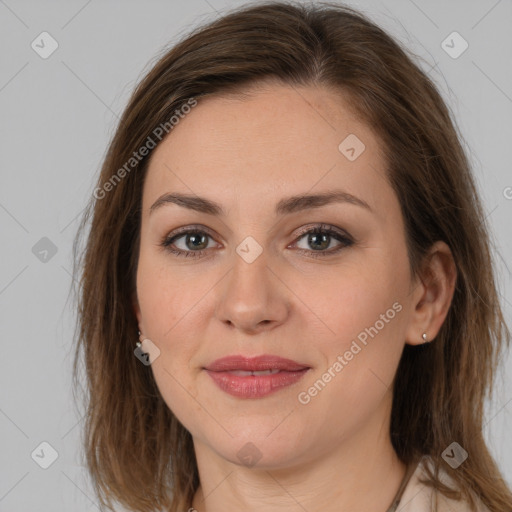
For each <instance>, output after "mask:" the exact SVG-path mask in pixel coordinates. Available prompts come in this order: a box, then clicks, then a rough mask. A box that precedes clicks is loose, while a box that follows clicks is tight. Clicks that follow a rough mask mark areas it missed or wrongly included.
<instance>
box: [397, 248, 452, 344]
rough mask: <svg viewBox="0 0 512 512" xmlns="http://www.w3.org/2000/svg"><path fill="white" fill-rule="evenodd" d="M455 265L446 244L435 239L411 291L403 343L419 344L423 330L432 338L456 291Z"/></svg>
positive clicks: (439, 326)
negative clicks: (409, 315)
mask: <svg viewBox="0 0 512 512" xmlns="http://www.w3.org/2000/svg"><path fill="white" fill-rule="evenodd" d="M456 281H457V268H456V265H455V262H454V260H453V255H452V252H451V250H450V248H449V247H448V245H447V244H446V243H444V242H442V241H437V242H436V243H435V244H434V245H433V246H432V248H431V249H430V251H429V254H428V255H427V256H426V258H425V263H424V265H423V268H422V272H421V275H420V276H419V279H418V280H417V283H416V287H415V289H414V291H413V292H412V293H413V304H412V306H413V308H414V310H413V311H412V314H411V318H410V322H409V325H408V326H407V330H406V343H408V344H409V345H421V344H422V343H424V341H425V340H424V339H423V338H422V335H423V333H426V334H427V341H432V340H433V339H434V338H435V337H436V336H437V334H438V333H439V330H440V329H441V326H442V325H443V322H444V320H445V318H446V315H447V314H448V310H449V309H450V305H451V302H452V298H453V293H454V291H455V284H456Z"/></svg>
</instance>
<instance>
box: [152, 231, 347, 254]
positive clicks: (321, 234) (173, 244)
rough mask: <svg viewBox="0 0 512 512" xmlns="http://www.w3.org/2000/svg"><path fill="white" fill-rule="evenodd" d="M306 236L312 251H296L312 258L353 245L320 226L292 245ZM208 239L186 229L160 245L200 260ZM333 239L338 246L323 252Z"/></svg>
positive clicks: (344, 237)
mask: <svg viewBox="0 0 512 512" xmlns="http://www.w3.org/2000/svg"><path fill="white" fill-rule="evenodd" d="M306 236H307V239H306V243H307V244H308V245H310V247H313V248H314V249H313V250H309V249H304V248H298V251H299V252H301V253H307V254H308V255H309V256H312V257H314V258H317V257H327V256H330V255H333V254H336V253H338V252H340V251H341V250H342V249H343V248H345V247H350V246H351V245H352V244H353V243H354V242H353V240H352V239H351V238H350V237H349V236H348V235H346V234H345V233H344V232H342V231H341V230H338V229H337V228H334V227H332V226H328V225H325V224H321V225H317V226H314V227H313V228H311V227H310V228H309V229H307V228H306V230H305V231H304V230H303V232H302V233H301V235H300V236H299V238H297V239H296V240H295V242H293V244H292V245H295V244H297V242H298V241H300V240H302V239H303V238H305V237H306ZM209 238H213V237H212V236H211V235H210V234H209V232H208V231H206V230H205V229H204V228H201V229H199V227H187V228H184V229H181V230H180V231H179V232H178V233H176V232H174V233H171V234H170V235H168V236H166V237H164V239H163V240H162V241H161V243H160V245H161V246H162V247H164V248H165V249H166V250H167V251H169V252H170V253H172V254H175V255H176V256H185V257H192V258H200V257H202V256H203V255H205V253H206V252H207V249H208V248H211V247H210V246H209V243H208V239H209ZM180 239H183V240H182V241H181V243H182V244H183V245H184V247H181V248H180V247H177V241H178V240H180ZM333 239H335V240H337V241H338V242H340V243H339V244H338V246H337V247H335V248H334V249H332V248H331V249H330V250H329V251H326V250H324V249H327V248H329V246H330V245H331V242H332V240H333Z"/></svg>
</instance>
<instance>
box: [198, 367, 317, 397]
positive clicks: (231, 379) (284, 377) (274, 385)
mask: <svg viewBox="0 0 512 512" xmlns="http://www.w3.org/2000/svg"><path fill="white" fill-rule="evenodd" d="M308 370H309V368H305V369H304V370H299V371H294V372H286V371H281V372H279V373H274V374H271V375H247V376H245V377H241V376H239V375H233V374H232V373H229V372H214V371H211V370H205V371H206V373H207V374H208V375H209V376H210V377H211V378H212V379H213V381H214V382H215V384H217V386H219V388H220V389H222V391H225V392H226V393H229V394H230V395H232V396H236V397H240V398H261V397H264V396H267V395H270V394H271V393H274V392H276V391H278V390H279V389H282V388H284V387H286V386H291V385H292V384H295V383H296V382H298V381H299V380H300V379H302V377H303V376H304V374H305V373H306V372H307V371H308Z"/></svg>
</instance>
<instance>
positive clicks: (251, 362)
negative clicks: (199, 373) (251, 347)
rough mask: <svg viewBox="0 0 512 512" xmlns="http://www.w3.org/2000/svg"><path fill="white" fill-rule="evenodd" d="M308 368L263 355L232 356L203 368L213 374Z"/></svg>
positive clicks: (289, 370)
mask: <svg viewBox="0 0 512 512" xmlns="http://www.w3.org/2000/svg"><path fill="white" fill-rule="evenodd" d="M306 368H310V367H309V366H308V365H305V364H301V363H298V362H297V361H293V360H291V359H286V358H283V357H279V356H273V355H270V354H264V355H261V356H257V357H245V356H242V355H234V356H227V357H222V358H220V359H216V360H215V361H213V363H210V364H208V366H205V369H206V370H211V371H214V372H226V371H231V370H245V371H260V370H283V371H288V372H293V371H299V370H304V369H306Z"/></svg>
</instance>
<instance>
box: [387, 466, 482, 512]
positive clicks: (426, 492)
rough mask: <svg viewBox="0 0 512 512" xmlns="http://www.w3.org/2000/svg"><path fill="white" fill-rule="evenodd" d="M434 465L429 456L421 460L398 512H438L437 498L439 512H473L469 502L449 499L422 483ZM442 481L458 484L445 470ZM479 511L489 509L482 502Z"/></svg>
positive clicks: (454, 485) (405, 490)
mask: <svg viewBox="0 0 512 512" xmlns="http://www.w3.org/2000/svg"><path fill="white" fill-rule="evenodd" d="M432 464H433V463H432V460H431V459H430V457H428V456H424V457H423V458H422V459H421V460H420V462H419V463H418V466H417V467H416V470H415V471H414V473H413V474H412V476H411V478H410V480H409V482H408V484H407V486H406V488H405V489H404V492H403V494H402V497H401V499H400V502H399V504H398V507H397V508H396V512H434V511H435V510H436V509H435V503H436V498H437V504H438V507H437V512H472V511H471V508H470V506H469V503H468V502H467V501H457V500H453V499H450V498H447V497H446V496H444V495H443V494H442V493H440V492H439V491H436V490H435V489H433V488H432V487H429V486H427V485H425V484H422V483H421V482H420V480H421V479H425V478H426V476H427V475H426V473H425V467H426V466H427V465H432ZM441 480H442V482H443V483H446V484H447V485H450V486H451V487H453V488H456V483H455V482H454V480H453V479H452V478H451V477H450V476H449V475H448V473H447V472H446V471H445V470H444V469H443V468H441ZM477 510H478V512H489V509H488V508H487V507H486V506H485V505H484V504H483V503H482V502H478V509H477Z"/></svg>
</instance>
